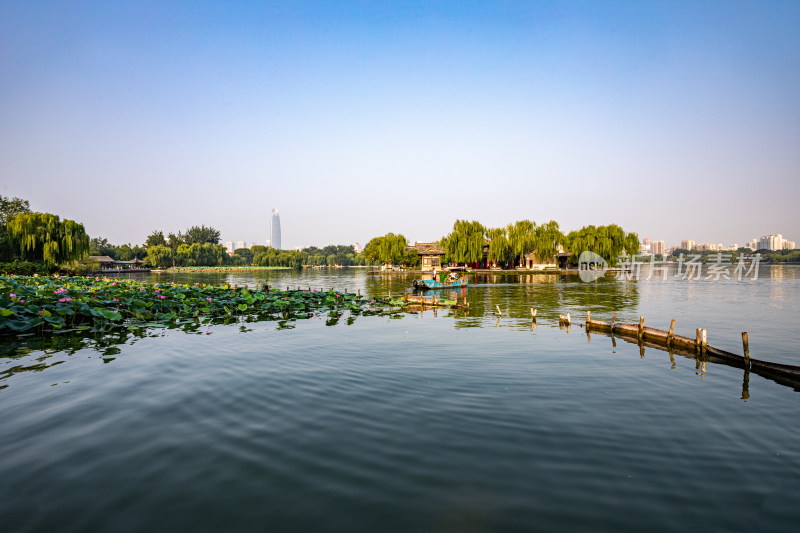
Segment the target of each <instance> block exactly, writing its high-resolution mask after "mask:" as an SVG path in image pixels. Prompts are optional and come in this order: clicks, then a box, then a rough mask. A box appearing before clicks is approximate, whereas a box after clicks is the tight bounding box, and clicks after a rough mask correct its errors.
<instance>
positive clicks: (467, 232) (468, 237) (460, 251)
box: [439, 220, 486, 263]
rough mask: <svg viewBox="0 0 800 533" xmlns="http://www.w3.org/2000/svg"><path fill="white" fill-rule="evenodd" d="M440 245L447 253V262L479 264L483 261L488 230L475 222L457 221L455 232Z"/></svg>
mask: <svg viewBox="0 0 800 533" xmlns="http://www.w3.org/2000/svg"><path fill="white" fill-rule="evenodd" d="M439 244H440V246H441V247H442V248H443V249H444V251H445V260H446V261H447V262H455V263H478V262H480V261H481V259H483V247H484V246H485V245H486V229H485V228H484V227H483V226H482V225H481V223H480V222H476V221H474V220H473V221H469V222H468V221H466V220H456V221H455V224H453V231H451V232H450V234H449V235H448V236H447V237H444V238H443V239H442V240H441V241H440V242H439Z"/></svg>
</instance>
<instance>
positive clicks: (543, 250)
mask: <svg viewBox="0 0 800 533" xmlns="http://www.w3.org/2000/svg"><path fill="white" fill-rule="evenodd" d="M564 241H565V238H564V234H563V233H561V230H560V229H559V227H558V222H556V221H555V220H551V221H550V222H547V223H545V224H540V225H538V226H536V228H535V229H534V232H533V244H532V251H533V253H535V254H536V257H537V258H538V259H539V261H542V262H547V263H552V262H553V261H554V260H555V257H556V256H557V255H558V249H559V246H561V245H562V244H564Z"/></svg>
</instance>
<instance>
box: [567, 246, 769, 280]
mask: <svg viewBox="0 0 800 533" xmlns="http://www.w3.org/2000/svg"><path fill="white" fill-rule="evenodd" d="M702 259H703V257H702V256H701V255H700V254H690V255H689V256H688V257H686V256H684V255H683V254H681V255H680V256H679V257H678V258H677V260H675V261H656V259H655V256H654V255H626V254H622V255H620V256H619V258H618V259H617V266H616V267H615V269H616V279H617V280H620V281H632V280H636V281H639V280H642V279H644V280H647V281H650V280H652V279H660V280H663V281H666V280H668V279H681V280H687V281H699V280H713V281H719V280H736V281H750V280H757V279H758V267H759V264H760V263H761V254H755V255H752V256H745V254H743V253H739V255H738V257H737V256H736V254H724V253H721V252H720V253H717V254H712V255H710V256H708V257H707V258H706V262H705V263H704V262H703V261H702ZM607 270H608V263H607V262H606V260H605V259H603V257H601V256H600V255H598V254H596V253H594V252H589V251H586V252H582V253H581V255H580V257H579V258H578V275H579V276H580V278H581V280H582V281H587V282H589V281H595V280H597V279H598V278H601V277H602V276H603V275H604V274H605V273H606V271H607ZM673 272H674V273H673Z"/></svg>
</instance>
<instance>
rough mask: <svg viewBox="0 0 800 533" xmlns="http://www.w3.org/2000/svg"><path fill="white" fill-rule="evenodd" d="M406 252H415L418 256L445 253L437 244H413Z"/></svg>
mask: <svg viewBox="0 0 800 533" xmlns="http://www.w3.org/2000/svg"><path fill="white" fill-rule="evenodd" d="M406 250H416V251H417V253H418V254H419V255H444V253H445V252H444V250H442V249H441V248H440V247H439V243H438V242H415V243H414V246H408V247H406Z"/></svg>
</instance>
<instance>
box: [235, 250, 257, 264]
mask: <svg viewBox="0 0 800 533" xmlns="http://www.w3.org/2000/svg"><path fill="white" fill-rule="evenodd" d="M233 253H234V254H235V255H238V256H239V257H241V258H242V260H243V261H244V264H245V265H249V264H251V263H252V262H253V256H254V255H255V254H253V252H252V250H250V249H249V248H237V249H235V250H234V251H233Z"/></svg>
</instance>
